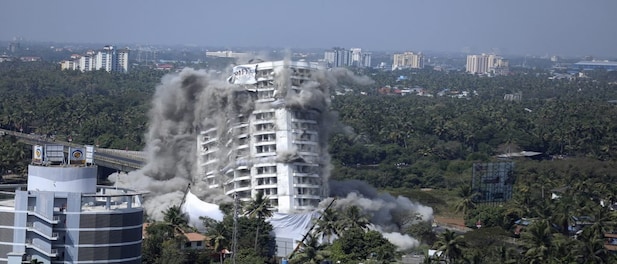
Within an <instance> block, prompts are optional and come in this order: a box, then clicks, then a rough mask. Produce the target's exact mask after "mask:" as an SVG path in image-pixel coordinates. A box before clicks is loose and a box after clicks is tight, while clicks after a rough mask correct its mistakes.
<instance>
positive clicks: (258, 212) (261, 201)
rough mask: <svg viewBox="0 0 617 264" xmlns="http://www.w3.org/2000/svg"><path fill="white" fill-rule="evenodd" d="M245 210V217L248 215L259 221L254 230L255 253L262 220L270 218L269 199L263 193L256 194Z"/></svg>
mask: <svg viewBox="0 0 617 264" xmlns="http://www.w3.org/2000/svg"><path fill="white" fill-rule="evenodd" d="M245 210H246V215H248V217H249V218H257V219H259V220H260V221H259V223H258V224H257V229H256V230H255V251H257V244H258V243H257V242H258V241H259V229H260V227H261V224H262V223H263V220H264V219H266V218H268V217H270V216H272V211H270V199H268V197H267V196H265V195H264V193H263V192H261V191H260V192H257V196H255V199H252V200H251V201H250V202H249V204H248V205H247V206H246V208H245Z"/></svg>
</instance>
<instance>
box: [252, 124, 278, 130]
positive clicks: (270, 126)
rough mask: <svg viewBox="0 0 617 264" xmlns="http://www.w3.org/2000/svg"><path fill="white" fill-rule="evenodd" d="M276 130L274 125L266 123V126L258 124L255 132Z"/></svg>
mask: <svg viewBox="0 0 617 264" xmlns="http://www.w3.org/2000/svg"><path fill="white" fill-rule="evenodd" d="M273 129H274V124H273V123H265V124H257V125H255V130H257V131H267V130H273Z"/></svg>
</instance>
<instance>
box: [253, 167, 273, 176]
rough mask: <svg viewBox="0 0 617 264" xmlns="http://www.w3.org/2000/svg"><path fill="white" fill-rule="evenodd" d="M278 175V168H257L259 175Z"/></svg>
mask: <svg viewBox="0 0 617 264" xmlns="http://www.w3.org/2000/svg"><path fill="white" fill-rule="evenodd" d="M271 173H276V166H265V167H257V174H271Z"/></svg>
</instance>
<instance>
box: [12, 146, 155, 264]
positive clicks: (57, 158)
mask: <svg viewBox="0 0 617 264" xmlns="http://www.w3.org/2000/svg"><path fill="white" fill-rule="evenodd" d="M93 150H94V149H93V147H91V146H86V147H84V148H68V150H67V148H66V147H65V146H62V145H46V146H34V147H33V159H32V164H31V165H29V166H28V183H27V185H26V184H22V185H18V184H9V185H6V184H4V185H0V188H1V189H2V192H1V193H2V195H3V196H2V197H3V199H0V263H9V264H20V263H24V262H26V263H30V261H32V260H35V259H36V260H37V261H38V262H39V263H45V264H47V263H141V242H142V222H143V209H142V208H141V195H142V193H137V192H133V191H131V190H128V189H122V188H115V187H109V186H97V185H96V181H97V166H96V165H94V164H93V154H94V151H93ZM67 154H68V155H67ZM7 196H8V197H9V198H8V199H7V198H6V197H7ZM11 197H12V199H11Z"/></svg>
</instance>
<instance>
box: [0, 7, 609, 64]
mask: <svg viewBox="0 0 617 264" xmlns="http://www.w3.org/2000/svg"><path fill="white" fill-rule="evenodd" d="M0 6H1V7H2V10H3V15H2V16H0V40H11V39H13V38H15V37H19V38H22V39H23V40H25V41H49V42H64V43H70V42H73V43H110V44H114V43H130V44H141V45H195V46H206V47H208V46H210V47H229V48H233V47H272V48H290V49H309V48H323V49H328V48H332V47H335V46H340V47H345V48H352V47H358V48H362V49H365V50H372V51H419V52H427V51H437V52H463V53H489V52H495V53H498V54H517V55H560V56H585V55H591V56H595V57H613V58H614V57H617V28H615V25H617V16H615V15H614V14H613V11H614V10H617V1H613V0H595V1H575V0H546V1H532V0H521V1H507V2H503V1H491V0H471V1H454V0H449V1H404V0H393V1H385V2H377V1H367V0H358V1H332V2H330V1H325V0H316V1H304V2H296V1H284V0H264V1H246V0H239V1H233V2H228V1H218V0H217V1H197V0H187V1H180V2H177V1H146V0H138V1H78V0H59V1H34V0H33V1H19V0H6V1H2V3H1V4H0Z"/></svg>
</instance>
